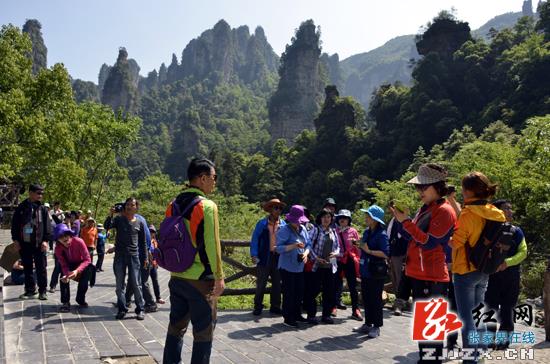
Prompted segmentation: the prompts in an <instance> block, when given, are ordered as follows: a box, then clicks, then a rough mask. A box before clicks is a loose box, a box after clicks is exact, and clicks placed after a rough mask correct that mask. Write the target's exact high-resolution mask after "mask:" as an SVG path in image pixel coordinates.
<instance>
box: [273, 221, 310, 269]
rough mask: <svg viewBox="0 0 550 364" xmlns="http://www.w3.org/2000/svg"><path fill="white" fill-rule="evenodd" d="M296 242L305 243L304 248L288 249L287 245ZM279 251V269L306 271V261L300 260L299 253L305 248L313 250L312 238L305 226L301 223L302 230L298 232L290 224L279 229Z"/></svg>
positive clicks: (277, 247) (277, 248) (277, 249)
mask: <svg viewBox="0 0 550 364" xmlns="http://www.w3.org/2000/svg"><path fill="white" fill-rule="evenodd" d="M296 242H300V243H304V245H305V248H304V249H292V250H289V251H286V246H287V245H290V244H294V243H296ZM275 249H276V251H277V253H279V254H280V257H279V265H278V268H279V269H284V270H286V271H288V272H292V273H300V272H303V271H304V263H303V262H301V261H300V262H298V254H299V253H303V252H304V250H307V249H309V251H311V240H310V239H309V235H308V233H307V230H306V228H305V227H304V226H302V225H300V231H299V232H298V233H296V232H295V231H294V230H293V229H292V226H291V225H290V224H287V225H285V226H283V227H282V228H280V229H279V231H278V232H277V246H276V248H275Z"/></svg>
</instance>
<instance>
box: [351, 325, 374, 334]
mask: <svg viewBox="0 0 550 364" xmlns="http://www.w3.org/2000/svg"><path fill="white" fill-rule="evenodd" d="M371 329H372V326H370V325H367V324H363V325H361V326H359V327H354V328H353V330H352V331H353V332H358V333H360V334H368V333H369V332H370V330H371Z"/></svg>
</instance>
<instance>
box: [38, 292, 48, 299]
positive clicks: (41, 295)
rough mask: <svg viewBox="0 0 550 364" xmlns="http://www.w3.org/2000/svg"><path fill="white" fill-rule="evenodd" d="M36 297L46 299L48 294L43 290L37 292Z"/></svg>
mask: <svg viewBox="0 0 550 364" xmlns="http://www.w3.org/2000/svg"><path fill="white" fill-rule="evenodd" d="M38 299H39V300H40V301H46V300H47V299H48V294H47V293H46V292H43V293H39V294H38Z"/></svg>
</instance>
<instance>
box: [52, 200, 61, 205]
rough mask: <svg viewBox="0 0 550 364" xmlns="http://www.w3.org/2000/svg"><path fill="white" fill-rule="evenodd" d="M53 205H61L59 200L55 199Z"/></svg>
mask: <svg viewBox="0 0 550 364" xmlns="http://www.w3.org/2000/svg"><path fill="white" fill-rule="evenodd" d="M53 205H54V206H55V205H61V202H59V201H55V202H54V203H53Z"/></svg>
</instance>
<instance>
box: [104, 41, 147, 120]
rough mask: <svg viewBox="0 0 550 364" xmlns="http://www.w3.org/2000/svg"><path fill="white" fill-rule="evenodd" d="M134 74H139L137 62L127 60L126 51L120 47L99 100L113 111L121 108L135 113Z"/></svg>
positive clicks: (126, 111) (135, 88)
mask: <svg viewBox="0 0 550 364" xmlns="http://www.w3.org/2000/svg"><path fill="white" fill-rule="evenodd" d="M136 67H137V68H136ZM136 70H137V72H136ZM136 74H139V67H138V66H137V63H135V61H134V62H129V60H128V52H127V51H126V49H125V48H120V49H119V52H118V58H117V61H116V64H115V65H114V66H113V67H112V68H111V69H110V71H109V75H108V77H107V79H106V80H105V85H104V86H103V92H102V95H101V102H102V103H104V104H107V105H110V106H111V107H112V108H113V110H114V111H115V112H117V111H118V110H119V109H122V111H123V112H125V113H130V114H133V113H136V111H137V103H138V99H137V87H136V85H137V82H136V77H135V75H136Z"/></svg>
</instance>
